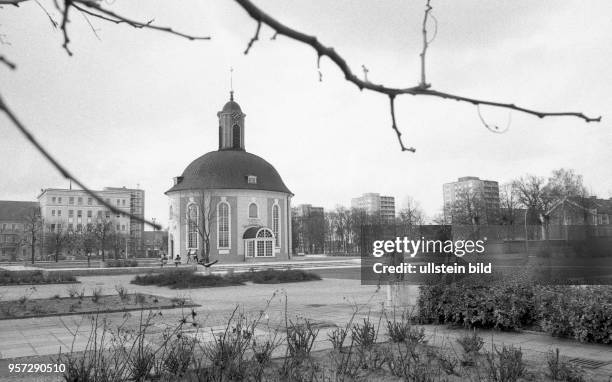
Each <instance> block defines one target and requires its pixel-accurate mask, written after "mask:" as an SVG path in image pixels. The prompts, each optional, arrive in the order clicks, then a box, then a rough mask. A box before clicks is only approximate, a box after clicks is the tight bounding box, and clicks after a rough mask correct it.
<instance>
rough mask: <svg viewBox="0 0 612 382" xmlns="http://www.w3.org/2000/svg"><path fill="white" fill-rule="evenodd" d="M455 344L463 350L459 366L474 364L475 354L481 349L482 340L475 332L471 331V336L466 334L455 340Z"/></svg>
mask: <svg viewBox="0 0 612 382" xmlns="http://www.w3.org/2000/svg"><path fill="white" fill-rule="evenodd" d="M457 342H458V343H459V345H461V348H462V349H463V358H462V360H461V364H462V365H464V366H472V365H474V364H475V357H476V354H478V352H479V351H480V349H482V345H484V340H483V339H482V337H480V336H479V335H478V334H476V330H474V331H472V334H466V335H464V336H463V337H460V338H457Z"/></svg>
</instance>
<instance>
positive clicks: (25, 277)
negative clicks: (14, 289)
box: [0, 271, 76, 285]
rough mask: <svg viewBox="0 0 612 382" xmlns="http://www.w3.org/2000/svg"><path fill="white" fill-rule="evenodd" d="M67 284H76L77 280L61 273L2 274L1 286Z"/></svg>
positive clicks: (4, 272) (7, 272)
mask: <svg viewBox="0 0 612 382" xmlns="http://www.w3.org/2000/svg"><path fill="white" fill-rule="evenodd" d="M65 282H76V278H75V277H74V276H72V275H70V274H65V273H61V272H49V273H47V274H46V275H45V274H44V273H43V272H42V271H33V272H10V271H1V272H0V285H15V284H54V283H65Z"/></svg>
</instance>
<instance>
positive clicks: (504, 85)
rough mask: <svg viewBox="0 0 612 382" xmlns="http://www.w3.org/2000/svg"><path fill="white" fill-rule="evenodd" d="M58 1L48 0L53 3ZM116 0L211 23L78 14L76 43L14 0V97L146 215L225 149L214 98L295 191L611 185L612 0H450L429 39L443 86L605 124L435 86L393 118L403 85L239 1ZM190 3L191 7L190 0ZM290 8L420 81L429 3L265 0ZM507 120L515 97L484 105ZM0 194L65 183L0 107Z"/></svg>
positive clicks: (305, 21) (282, 12)
mask: <svg viewBox="0 0 612 382" xmlns="http://www.w3.org/2000/svg"><path fill="white" fill-rule="evenodd" d="M41 4H43V5H44V6H45V7H46V8H47V9H48V10H49V11H53V10H54V6H53V3H52V2H51V1H45V0H41ZM104 4H105V6H108V7H110V8H112V9H113V10H116V11H117V12H122V13H124V14H126V15H130V16H131V17H133V18H135V19H140V20H150V19H155V21H154V22H155V24H157V25H169V26H173V27H174V28H175V29H178V30H181V31H184V32H188V33H192V34H196V35H210V36H211V37H212V40H210V41H187V40H183V39H181V38H178V37H174V36H170V35H166V34H163V33H159V32H155V31H147V30H136V29H133V28H130V27H127V26H125V25H114V24H109V23H105V22H103V21H101V20H95V19H94V20H91V22H92V23H93V25H94V26H95V28H96V29H97V30H98V32H97V33H98V35H99V37H100V40H98V39H97V38H96V36H95V35H94V33H92V31H91V29H90V28H89V26H88V24H87V21H86V20H85V19H84V17H82V15H80V14H78V13H74V12H73V14H72V18H71V23H70V24H69V32H70V36H71V44H70V47H71V49H72V51H73V52H74V56H72V57H69V56H68V55H67V54H66V52H65V51H64V50H63V49H62V48H61V44H62V35H61V32H60V31H58V30H54V28H53V27H52V26H51V23H50V22H49V20H48V19H47V18H46V16H45V14H44V13H43V11H42V10H41V9H40V8H39V7H38V5H37V4H36V3H35V2H31V1H30V2H26V3H24V4H22V5H21V6H20V7H19V8H16V7H6V6H5V7H3V8H2V9H0V33H1V34H3V35H4V39H5V40H6V41H8V42H9V43H10V45H2V46H0V54H4V55H6V56H8V57H9V58H10V59H11V60H13V61H15V62H16V63H17V65H18V70H17V71H14V72H11V71H9V70H7V69H6V68H5V67H0V82H1V84H2V86H1V89H0V91H1V94H2V96H3V97H4V99H5V100H6V102H7V103H8V104H9V105H10V106H11V107H12V108H13V110H14V111H15V112H16V113H17V115H19V116H20V118H21V119H22V121H23V122H24V123H25V124H26V125H27V126H28V127H30V128H31V130H32V131H33V132H34V133H35V135H36V136H37V137H38V138H39V139H40V140H41V141H42V142H43V143H44V144H45V145H46V146H47V147H48V148H49V149H50V151H51V152H52V153H53V154H55V155H56V156H57V157H58V158H59V159H60V160H61V162H62V163H65V164H67V165H68V167H69V168H70V170H72V171H73V172H74V173H75V174H76V175H77V176H78V177H80V178H81V180H83V181H84V182H85V183H86V184H87V185H89V186H90V187H93V188H102V187H104V186H127V187H135V186H136V185H137V184H138V185H140V187H141V188H143V189H145V190H146V216H147V218H156V219H157V221H158V222H162V223H163V224H165V223H166V222H167V217H168V213H167V199H166V196H165V195H164V194H163V193H164V191H166V190H167V189H168V188H169V187H170V185H171V179H172V177H174V176H177V175H180V174H181V173H182V171H183V169H184V168H185V167H186V166H187V165H188V164H189V163H190V162H191V161H192V160H194V159H195V158H197V157H198V156H200V155H202V154H204V153H206V152H208V151H211V150H216V149H217V145H218V138H217V133H218V128H217V126H218V124H217V116H216V113H217V111H219V110H220V109H221V107H222V106H223V104H224V103H225V102H226V101H227V99H228V92H229V68H230V67H234V88H235V92H236V100H237V101H238V102H239V103H240V105H241V106H242V109H243V111H244V112H245V113H246V114H247V117H246V132H245V134H246V136H245V138H246V149H247V151H249V152H252V153H255V154H257V155H260V156H262V157H263V158H265V159H266V160H268V161H269V162H270V163H272V164H273V165H274V166H275V167H276V169H277V170H278V171H279V173H280V174H281V176H282V177H283V179H284V181H285V183H286V184H287V186H288V187H289V188H290V189H291V190H292V191H293V193H294V194H295V198H294V204H299V203H311V204H315V205H322V206H324V207H327V208H331V207H334V206H335V205H336V204H343V205H349V204H350V198H351V197H354V196H357V195H359V194H361V193H363V192H380V193H382V194H386V195H392V196H395V197H396V200H397V204H398V207H401V205H402V203H403V201H404V199H405V197H406V196H407V195H410V196H412V197H413V198H414V199H415V200H417V201H418V202H420V203H421V205H422V206H423V208H424V209H425V211H426V213H428V214H429V215H433V214H435V213H436V212H438V211H439V210H440V207H441V205H442V184H443V183H445V182H449V181H453V180H455V179H456V178H457V177H460V176H467V175H471V176H479V177H481V178H483V179H491V180H497V181H499V182H500V183H503V182H506V181H508V180H511V179H513V178H515V177H518V176H521V175H524V174H526V173H533V174H537V175H543V176H548V175H549V174H550V172H551V171H552V170H553V169H555V168H560V167H566V168H573V169H575V170H576V171H577V172H578V173H580V174H582V175H583V176H584V180H585V184H586V185H587V186H588V187H589V188H590V190H591V191H592V192H593V193H595V194H597V195H599V196H600V197H610V196H612V170H611V166H610V163H611V162H612V161H611V159H612V154H611V153H612V149H611V147H612V129H611V124H610V121H611V119H610V109H611V107H612V97H610V90H611V87H612V64H611V63H612V19H611V17H612V16H610V15H612V2H610V1H607V0H602V1H588V2H583V1H563V2H559V1H554V2H553V1H539V2H533V1H516V0H507V1H461V2H457V1H450V0H445V1H435V0H434V2H433V6H434V11H433V12H434V15H435V17H436V19H437V20H438V24H439V25H438V33H437V38H436V40H435V41H434V43H433V44H432V46H431V47H430V50H429V54H428V81H429V82H431V83H432V85H433V87H434V88H436V89H438V90H442V91H449V92H453V93H457V94H461V95H465V96H471V97H479V98H484V99H490V100H494V101H503V102H514V103H517V104H519V105H522V106H528V107H533V108H536V109H541V110H544V111H582V112H585V113H587V114H589V115H603V121H602V122H601V123H591V124H586V123H584V122H583V121H581V120H579V119H575V118H551V119H544V120H540V119H538V118H535V117H532V116H528V115H524V114H520V113H516V112H514V113H512V115H511V125H510V129H509V131H508V132H507V133H505V134H494V133H491V132H489V131H488V130H487V129H486V128H485V127H483V125H482V124H481V123H480V121H479V118H478V114H477V111H476V109H475V108H474V107H473V106H471V105H469V104H464V103H457V102H454V101H446V100H443V99H436V98H432V97H413V96H403V97H400V98H399V99H398V100H397V117H398V123H399V126H400V128H401V130H402V131H403V133H404V137H405V140H406V144H407V145H410V146H414V147H416V149H417V152H416V153H415V154H411V153H407V152H404V153H402V152H400V150H399V147H398V144H397V141H396V138H395V135H394V133H393V131H392V130H391V124H390V116H389V110H388V99H387V98H386V97H384V96H382V95H379V94H376V93H372V92H359V91H358V90H357V88H356V87H355V86H354V85H352V84H350V83H348V82H346V81H344V80H343V77H342V75H341V73H340V71H339V70H338V69H337V68H336V67H335V66H333V65H332V64H331V63H330V62H329V61H327V60H325V59H323V60H322V63H321V71H322V73H323V81H322V82H319V81H318V74H317V68H316V55H315V54H314V51H313V50H312V48H310V47H308V46H305V45H301V44H299V43H297V42H294V41H291V40H289V39H287V38H284V37H278V38H277V39H276V40H274V41H271V40H270V37H271V35H272V32H271V31H270V30H269V29H267V28H266V27H263V28H262V31H261V35H260V41H258V42H256V44H255V45H254V47H253V48H252V50H251V52H250V53H249V54H248V55H247V56H245V55H244V54H243V51H244V49H245V47H246V45H247V43H248V41H249V39H250V38H251V36H252V34H253V32H254V31H255V28H256V23H255V22H253V21H252V20H251V19H250V18H249V17H248V15H247V14H246V13H245V12H244V11H243V10H242V9H241V8H240V7H239V6H238V5H237V4H236V3H234V2H232V1H203V0H201V1H186V0H183V1H181V2H180V3H177V2H172V1H167V0H166V1H157V0H155V1H152V0H147V1H125V0H116V1H114V2H110V1H109V2H104ZM178 4H180V5H178ZM256 4H257V5H259V6H261V7H262V8H263V9H264V10H265V11H267V12H268V13H269V14H271V15H273V16H274V17H276V18H277V19H278V20H280V21H282V22H283V23H285V24H287V25H290V26H292V27H294V28H296V29H298V30H301V31H303V32H305V33H308V34H316V35H317V36H318V38H319V39H320V41H322V42H323V43H324V44H326V45H331V46H333V47H334V48H335V49H336V50H337V51H338V52H339V53H340V54H342V55H343V56H344V57H345V58H346V59H347V61H348V62H349V64H350V65H351V67H352V68H353V70H355V71H357V72H360V67H361V65H362V64H363V65H366V66H367V67H368V68H369V70H370V72H369V78H370V80H372V81H374V82H381V83H384V84H387V85H392V86H397V87H404V86H413V85H415V84H416V83H417V82H418V80H419V60H418V53H419V51H420V49H421V45H420V44H421V35H420V28H421V19H422V10H423V1H400V0H397V1H391V0H388V1H384V2H383V1H356V0H334V1H304V0H284V1H262V0H258V1H256ZM482 113H483V116H484V117H485V118H486V119H487V121H489V122H490V123H492V124H498V125H501V126H505V125H506V123H507V121H508V118H509V113H508V111H506V110H499V109H490V108H483V109H482ZM0 136H1V142H2V143H1V146H0V148H1V149H0V163H1V166H0V179H2V184H1V185H0V199H9V200H11V199H12V200H34V199H35V198H36V196H37V194H38V193H39V191H40V189H41V188H49V187H64V188H65V187H68V182H67V181H64V180H63V179H62V178H61V176H60V175H59V174H58V172H57V171H55V170H54V169H53V168H52V167H51V166H50V165H49V164H48V163H46V162H45V160H44V159H43V158H42V157H41V155H39V154H38V153H36V152H35V151H34V149H33V148H32V147H31V146H30V144H29V143H28V142H27V141H26V140H25V139H24V138H23V137H22V136H21V135H20V134H19V133H18V132H17V131H16V130H15V128H14V127H13V126H11V125H10V123H9V121H8V120H7V119H6V118H5V117H3V116H2V117H0Z"/></svg>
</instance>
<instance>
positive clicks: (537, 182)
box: [512, 175, 553, 224]
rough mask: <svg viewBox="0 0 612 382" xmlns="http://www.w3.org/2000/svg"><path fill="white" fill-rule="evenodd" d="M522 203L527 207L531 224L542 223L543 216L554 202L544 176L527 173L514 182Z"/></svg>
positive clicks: (513, 184)
mask: <svg viewBox="0 0 612 382" xmlns="http://www.w3.org/2000/svg"><path fill="white" fill-rule="evenodd" d="M512 186H513V187H514V189H515V190H516V192H517V193H518V200H519V202H520V204H521V205H522V206H523V207H525V208H526V209H527V212H526V213H527V214H528V217H527V219H528V221H529V222H530V224H540V223H542V216H543V214H544V213H545V212H546V211H547V210H548V208H549V207H550V206H551V204H552V202H553V198H552V196H551V193H550V189H549V187H548V186H547V184H546V180H545V179H544V178H543V177H540V176H536V175H525V176H523V177H521V178H519V179H517V180H515V181H513V182H512Z"/></svg>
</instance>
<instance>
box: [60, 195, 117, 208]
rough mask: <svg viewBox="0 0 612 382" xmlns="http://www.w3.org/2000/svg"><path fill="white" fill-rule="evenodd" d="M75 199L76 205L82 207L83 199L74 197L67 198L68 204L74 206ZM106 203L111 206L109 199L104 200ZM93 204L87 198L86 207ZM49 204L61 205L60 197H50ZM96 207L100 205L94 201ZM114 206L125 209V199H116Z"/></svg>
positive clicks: (92, 200)
mask: <svg viewBox="0 0 612 382" xmlns="http://www.w3.org/2000/svg"><path fill="white" fill-rule="evenodd" d="M75 199H76V202H77V205H79V206H82V205H83V198H82V197H80V196H78V197H76V198H75V197H74V196H69V197H68V204H72V205H74V201H75ZM105 201H106V203H108V204H111V200H110V199H109V198H107V199H105ZM93 202H94V199H93V198H87V205H88V206H93ZM51 203H53V204H62V197H61V196H57V197H56V196H52V197H51ZM96 205H98V206H99V205H101V203H100V202H99V201H97V200H96ZM116 205H117V206H118V207H119V206H120V207H125V206H126V199H116Z"/></svg>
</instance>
